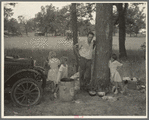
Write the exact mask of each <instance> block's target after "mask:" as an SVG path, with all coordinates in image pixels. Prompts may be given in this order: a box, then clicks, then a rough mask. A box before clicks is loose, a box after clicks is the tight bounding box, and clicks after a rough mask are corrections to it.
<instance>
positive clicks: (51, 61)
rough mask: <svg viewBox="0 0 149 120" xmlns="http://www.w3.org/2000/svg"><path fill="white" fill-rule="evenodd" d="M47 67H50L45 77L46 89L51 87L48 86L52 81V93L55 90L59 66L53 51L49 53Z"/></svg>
mask: <svg viewBox="0 0 149 120" xmlns="http://www.w3.org/2000/svg"><path fill="white" fill-rule="evenodd" d="M48 65H49V66H50V69H49V71H48V75H47V85H48V87H51V86H49V85H50V84H51V81H52V82H53V83H54V84H53V85H52V91H54V89H56V84H58V81H57V75H58V70H59V65H60V60H59V59H58V58H56V53H55V52H54V51H50V52H49V57H48ZM50 89H51V88H50Z"/></svg>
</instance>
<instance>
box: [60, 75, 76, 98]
mask: <svg viewBox="0 0 149 120" xmlns="http://www.w3.org/2000/svg"><path fill="white" fill-rule="evenodd" d="M74 85H75V82H74V79H68V78H63V79H61V81H60V85H59V98H60V100H61V101H72V100H73V99H74V95H75V89H74Z"/></svg>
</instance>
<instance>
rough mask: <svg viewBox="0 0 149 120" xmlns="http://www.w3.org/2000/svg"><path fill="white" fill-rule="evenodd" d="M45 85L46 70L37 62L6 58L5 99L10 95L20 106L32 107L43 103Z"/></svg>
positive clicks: (14, 57)
mask: <svg viewBox="0 0 149 120" xmlns="http://www.w3.org/2000/svg"><path fill="white" fill-rule="evenodd" d="M45 85H46V75H45V70H44V68H42V67H40V66H36V61H35V60H33V59H32V58H20V57H18V56H5V57H4V93H5V94H4V97H5V96H7V95H10V96H11V99H12V101H13V102H14V103H15V104H16V105H19V106H32V105H35V104H38V103H39V102H40V101H41V98H42V95H43V90H44V88H45Z"/></svg>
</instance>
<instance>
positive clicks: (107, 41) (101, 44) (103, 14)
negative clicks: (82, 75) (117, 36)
mask: <svg viewBox="0 0 149 120" xmlns="http://www.w3.org/2000/svg"><path fill="white" fill-rule="evenodd" d="M112 27H113V24H112V3H97V4H96V49H95V60H94V69H93V79H92V82H91V83H92V86H93V87H94V88H95V89H96V90H99V91H105V90H106V88H108V85H109V83H110V82H109V80H110V72H109V67H108V62H109V59H110V55H111V52H112Z"/></svg>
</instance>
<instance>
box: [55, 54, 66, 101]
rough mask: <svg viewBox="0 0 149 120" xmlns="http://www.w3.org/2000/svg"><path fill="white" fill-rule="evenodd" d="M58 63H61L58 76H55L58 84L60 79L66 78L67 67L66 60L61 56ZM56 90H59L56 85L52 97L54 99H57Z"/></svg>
mask: <svg viewBox="0 0 149 120" xmlns="http://www.w3.org/2000/svg"><path fill="white" fill-rule="evenodd" d="M60 61H61V65H60V68H59V70H58V75H57V81H58V83H59V82H60V80H61V79H62V78H68V65H67V63H68V58H67V57H64V56H63V57H61V59H60ZM58 88H59V86H58V84H57V85H56V90H55V92H54V97H55V98H56V97H57V91H58Z"/></svg>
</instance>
